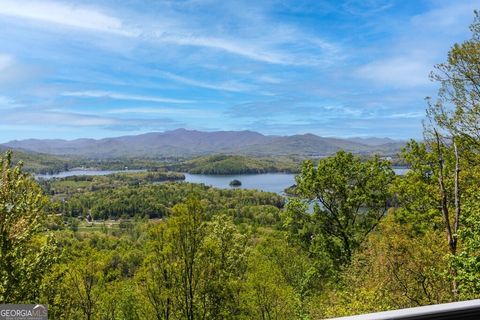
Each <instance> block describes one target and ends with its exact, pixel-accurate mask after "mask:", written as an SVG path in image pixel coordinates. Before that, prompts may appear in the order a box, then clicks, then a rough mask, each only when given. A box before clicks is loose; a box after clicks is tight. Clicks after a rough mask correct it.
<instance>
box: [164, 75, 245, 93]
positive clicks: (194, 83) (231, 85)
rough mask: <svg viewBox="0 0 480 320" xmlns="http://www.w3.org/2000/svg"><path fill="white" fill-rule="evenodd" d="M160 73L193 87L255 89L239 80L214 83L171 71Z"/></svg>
mask: <svg viewBox="0 0 480 320" xmlns="http://www.w3.org/2000/svg"><path fill="white" fill-rule="evenodd" d="M160 75H161V76H163V77H165V78H167V79H170V80H174V81H177V82H180V83H183V84H187V85H190V86H193V87H199V88H206V89H212V90H220V91H232V92H243V91H250V90H252V89H254V88H253V87H252V86H251V85H248V84H244V83H240V82H237V81H229V82H225V83H220V84H214V83H208V82H204V81H198V80H195V79H190V78H186V77H182V76H179V75H176V74H173V73H171V72H160Z"/></svg>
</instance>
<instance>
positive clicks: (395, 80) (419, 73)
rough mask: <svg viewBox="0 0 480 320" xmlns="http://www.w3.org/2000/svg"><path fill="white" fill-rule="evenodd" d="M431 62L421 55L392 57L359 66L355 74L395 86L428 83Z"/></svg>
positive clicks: (413, 85) (412, 85)
mask: <svg viewBox="0 0 480 320" xmlns="http://www.w3.org/2000/svg"><path fill="white" fill-rule="evenodd" d="M432 66H433V64H432V62H431V61H429V60H428V59H424V60H422V58H421V57H415V56H407V57H392V58H387V59H384V60H380V61H375V62H372V63H369V64H366V65H364V66H362V67H360V68H359V69H358V70H357V71H356V75H357V76H359V77H361V78H363V79H367V80H371V81H373V82H377V83H379V84H383V85H385V84H387V85H391V86H395V87H415V86H422V85H426V84H429V83H430V80H429V77H428V75H429V73H430V70H431V69H432Z"/></svg>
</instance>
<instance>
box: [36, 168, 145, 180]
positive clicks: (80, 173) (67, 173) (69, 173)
mask: <svg viewBox="0 0 480 320" xmlns="http://www.w3.org/2000/svg"><path fill="white" fill-rule="evenodd" d="M143 171H146V170H71V171H62V172H59V173H55V174H36V175H35V178H36V179H45V180H48V179H52V178H66V177H71V176H106V175H108V174H112V173H118V172H143Z"/></svg>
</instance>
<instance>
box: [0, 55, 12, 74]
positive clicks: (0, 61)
mask: <svg viewBox="0 0 480 320" xmlns="http://www.w3.org/2000/svg"><path fill="white" fill-rule="evenodd" d="M12 64H13V58H12V57H11V56H10V55H7V54H0V72H3V71H5V70H6V69H7V68H9V67H10V66H11V65H12Z"/></svg>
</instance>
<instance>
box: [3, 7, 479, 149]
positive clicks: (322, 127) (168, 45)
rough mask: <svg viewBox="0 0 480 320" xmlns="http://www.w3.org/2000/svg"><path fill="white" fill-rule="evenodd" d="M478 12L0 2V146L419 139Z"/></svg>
mask: <svg viewBox="0 0 480 320" xmlns="http://www.w3.org/2000/svg"><path fill="white" fill-rule="evenodd" d="M474 2H475V1H461V0H459V1H442V0H438V1H433V0H432V1H429V0H426V1H421V0H418V1H413V0H412V1H408V0H407V1H405V0H402V1H400V0H399V1H394V0H391V1H390V0H383V1H380V0H364V1H360V0H349V1H334V0H331V1H324V0H310V1H306V0H295V1H294V0H291V1H288V0H261V1H258V0H255V1H250V0H242V1H228V0H223V1H213V0H165V1H162V0H144V1H140V0H124V1H113V0H96V1H81V0H72V1H41V0H21V1H19V0H0V43H1V46H0V142H6V141H9V140H12V139H25V138H64V139H74V138H80V137H89V138H101V137H110V136H120V135H131V134H139V133H143V132H150V131H165V130H172V129H176V128H180V127H182V128H188V129H197V130H206V131H211V130H254V131H259V132H262V133H265V134H281V135H286V134H297V133H307V132H310V133H314V134H318V135H321V136H337V137H354V136H362V137H366V136H377V137H392V138H402V139H404V138H418V137H421V131H422V127H421V120H422V118H423V117H424V110H425V106H426V104H425V101H424V98H425V97H426V96H435V93H436V84H434V83H431V82H430V80H429V78H428V74H429V72H430V71H431V70H432V68H433V66H434V65H435V64H436V63H440V62H443V61H444V60H445V59H446V55H447V52H448V50H449V48H450V47H451V45H452V44H453V43H455V42H460V41H463V40H465V39H466V38H468V37H469V31H468V25H469V24H470V23H471V22H472V20H473V10H474V9H475V6H474Z"/></svg>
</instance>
